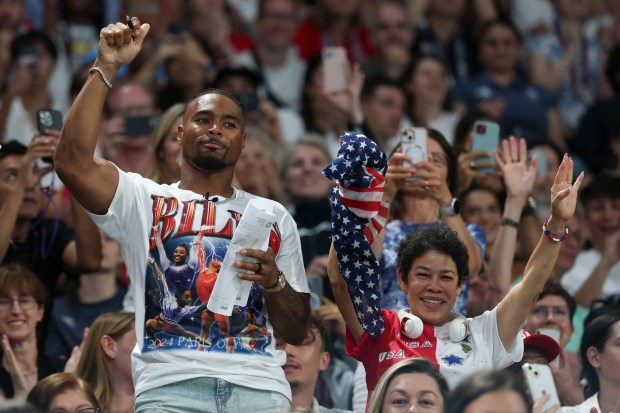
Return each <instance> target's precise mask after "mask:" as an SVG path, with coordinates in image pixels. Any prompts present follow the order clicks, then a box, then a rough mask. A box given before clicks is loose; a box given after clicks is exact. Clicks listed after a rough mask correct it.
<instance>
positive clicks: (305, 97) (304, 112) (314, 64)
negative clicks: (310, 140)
mask: <svg viewBox="0 0 620 413" xmlns="http://www.w3.org/2000/svg"><path fill="white" fill-rule="evenodd" d="M321 63H322V60H321V55H313V56H311V57H310V59H309V60H308V63H307V64H306V73H305V75H304V84H303V89H302V93H301V117H302V118H303V120H304V125H306V130H307V131H309V132H319V133H323V131H320V130H318V128H317V127H316V125H315V124H314V119H313V112H314V110H313V108H312V97H311V96H310V94H309V93H308V89H309V87H310V86H309V85H310V82H312V76H314V72H316V71H317V70H318V69H319V67H320V66H321Z"/></svg>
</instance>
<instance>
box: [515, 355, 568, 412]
mask: <svg viewBox="0 0 620 413" xmlns="http://www.w3.org/2000/svg"><path fill="white" fill-rule="evenodd" d="M521 369H522V371H523V376H524V377H525V383H526V384H527V386H528V388H529V391H530V395H531V396H532V400H533V401H534V402H536V401H538V400H540V399H541V398H542V397H543V396H549V400H547V402H545V404H544V405H543V407H542V409H541V411H543V412H544V411H546V410H547V409H550V408H551V407H552V406H553V405H555V404H557V405H558V406H559V405H560V399H559V397H558V392H557V390H556V388H555V382H554V381H553V375H552V374H551V369H550V368H549V366H547V365H545V364H530V363H525V364H524V365H523V366H521Z"/></svg>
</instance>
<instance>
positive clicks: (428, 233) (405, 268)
mask: <svg viewBox="0 0 620 413" xmlns="http://www.w3.org/2000/svg"><path fill="white" fill-rule="evenodd" d="M428 251H437V252H439V253H441V254H445V255H447V256H449V257H450V258H452V260H453V261H454V263H455V264H456V272H457V276H458V285H459V286H461V285H463V283H464V282H465V279H466V278H467V276H468V275H469V253H468V252H467V247H465V244H463V242H462V241H461V240H460V239H459V237H458V235H456V232H454V231H452V230H451V229H450V228H448V227H446V226H445V225H439V224H432V225H426V226H422V227H420V228H417V229H415V230H413V231H411V232H409V234H407V236H406V237H405V238H404V239H403V240H402V241H401V242H400V245H399V246H398V254H397V256H396V265H397V266H398V268H400V271H401V272H402V274H403V280H404V281H407V277H408V275H409V271H410V270H411V265H413V262H414V261H415V260H417V259H418V258H420V257H421V256H422V255H424V254H426V253H427V252H428Z"/></svg>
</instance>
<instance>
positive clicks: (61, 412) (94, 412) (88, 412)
mask: <svg viewBox="0 0 620 413" xmlns="http://www.w3.org/2000/svg"><path fill="white" fill-rule="evenodd" d="M100 412H101V410H99V409H98V408H96V407H85V408H83V409H78V410H74V411H73V412H70V411H69V410H65V409H53V410H50V413H100Z"/></svg>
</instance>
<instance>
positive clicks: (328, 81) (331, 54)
mask: <svg viewBox="0 0 620 413" xmlns="http://www.w3.org/2000/svg"><path fill="white" fill-rule="evenodd" d="M322 57H323V59H322V60H323V89H324V90H325V91H326V92H343V91H345V90H347V83H348V79H347V77H348V76H347V67H348V64H347V51H346V50H345V48H344V47H324V48H323V50H322Z"/></svg>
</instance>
